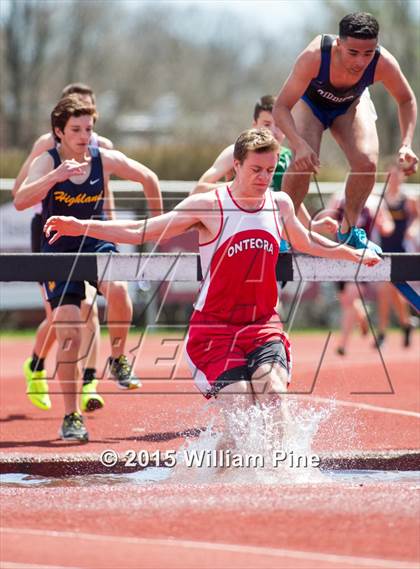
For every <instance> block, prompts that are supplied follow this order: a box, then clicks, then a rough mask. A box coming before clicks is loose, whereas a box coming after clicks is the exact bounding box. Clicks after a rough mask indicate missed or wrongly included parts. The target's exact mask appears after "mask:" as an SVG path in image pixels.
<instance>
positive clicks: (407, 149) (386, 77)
mask: <svg viewBox="0 0 420 569" xmlns="http://www.w3.org/2000/svg"><path fill="white" fill-rule="evenodd" d="M375 80H377V81H382V83H383V85H384V87H385V89H386V90H387V91H388V92H389V93H390V95H391V96H392V97H393V98H394V99H395V101H396V103H397V105H398V116H399V122H400V131H401V146H400V149H399V151H398V160H399V164H400V166H401V167H402V168H403V170H404V174H405V175H406V176H409V175H410V174H413V173H414V172H415V171H416V170H417V163H418V157H417V156H416V154H415V153H414V152H413V149H412V144H413V138H414V129H415V127H416V122H417V102H416V97H415V95H414V93H413V90H412V88H411V87H410V85H409V83H408V81H407V79H406V77H405V75H404V74H403V72H402V71H401V68H400V66H399V64H398V61H397V60H396V59H395V57H394V56H393V55H391V54H390V53H389V51H387V50H386V49H385V48H381V57H380V59H379V61H378V65H377V68H376V74H375Z"/></svg>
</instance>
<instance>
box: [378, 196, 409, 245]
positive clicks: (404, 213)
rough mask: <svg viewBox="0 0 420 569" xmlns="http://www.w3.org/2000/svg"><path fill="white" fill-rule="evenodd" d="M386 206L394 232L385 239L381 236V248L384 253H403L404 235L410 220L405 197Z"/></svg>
mask: <svg viewBox="0 0 420 569" xmlns="http://www.w3.org/2000/svg"><path fill="white" fill-rule="evenodd" d="M386 205H387V206H388V210H389V213H390V214H391V217H392V219H393V221H394V231H393V232H392V233H391V235H388V236H386V237H385V236H384V235H382V236H381V247H382V249H383V250H384V251H385V252H386V253H405V245H404V239H405V233H406V231H407V227H408V223H409V221H410V219H411V215H410V212H409V210H408V207H407V197H406V196H405V195H404V194H402V195H401V196H400V197H399V199H398V201H397V202H396V203H391V204H389V203H387V204H386Z"/></svg>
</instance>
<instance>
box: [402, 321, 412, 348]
mask: <svg viewBox="0 0 420 569" xmlns="http://www.w3.org/2000/svg"><path fill="white" fill-rule="evenodd" d="M402 331H403V346H404V348H409V347H410V344H411V332H412V331H413V327H412V325H411V324H408V325H407V326H403V329H402Z"/></svg>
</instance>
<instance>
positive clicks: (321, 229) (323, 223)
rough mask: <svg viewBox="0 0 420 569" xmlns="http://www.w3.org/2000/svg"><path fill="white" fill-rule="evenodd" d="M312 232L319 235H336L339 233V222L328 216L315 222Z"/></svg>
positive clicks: (312, 225)
mask: <svg viewBox="0 0 420 569" xmlns="http://www.w3.org/2000/svg"><path fill="white" fill-rule="evenodd" d="M311 230H312V231H316V232H317V233H332V234H334V235H335V234H336V233H337V231H338V221H337V220H336V219H334V218H333V217H330V216H329V215H327V216H326V217H323V218H322V219H317V220H313V221H312V223H311Z"/></svg>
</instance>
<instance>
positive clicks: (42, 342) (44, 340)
mask: <svg viewBox="0 0 420 569" xmlns="http://www.w3.org/2000/svg"><path fill="white" fill-rule="evenodd" d="M41 289H42V290H41V292H42V300H43V303H44V308H45V314H46V318H44V320H43V321H42V322H41V324H40V325H39V326H38V328H37V331H36V335H35V343H34V353H35V354H36V355H37V356H38V357H39V358H40V359H45V358H46V357H47V355H48V353H49V351H50V350H51V348H52V345H53V344H54V342H55V330H54V327H53V326H52V325H51V324H52V314H51V307H50V303H49V302H47V301H46V300H45V294H44V290H43V288H42V287H41Z"/></svg>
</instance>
